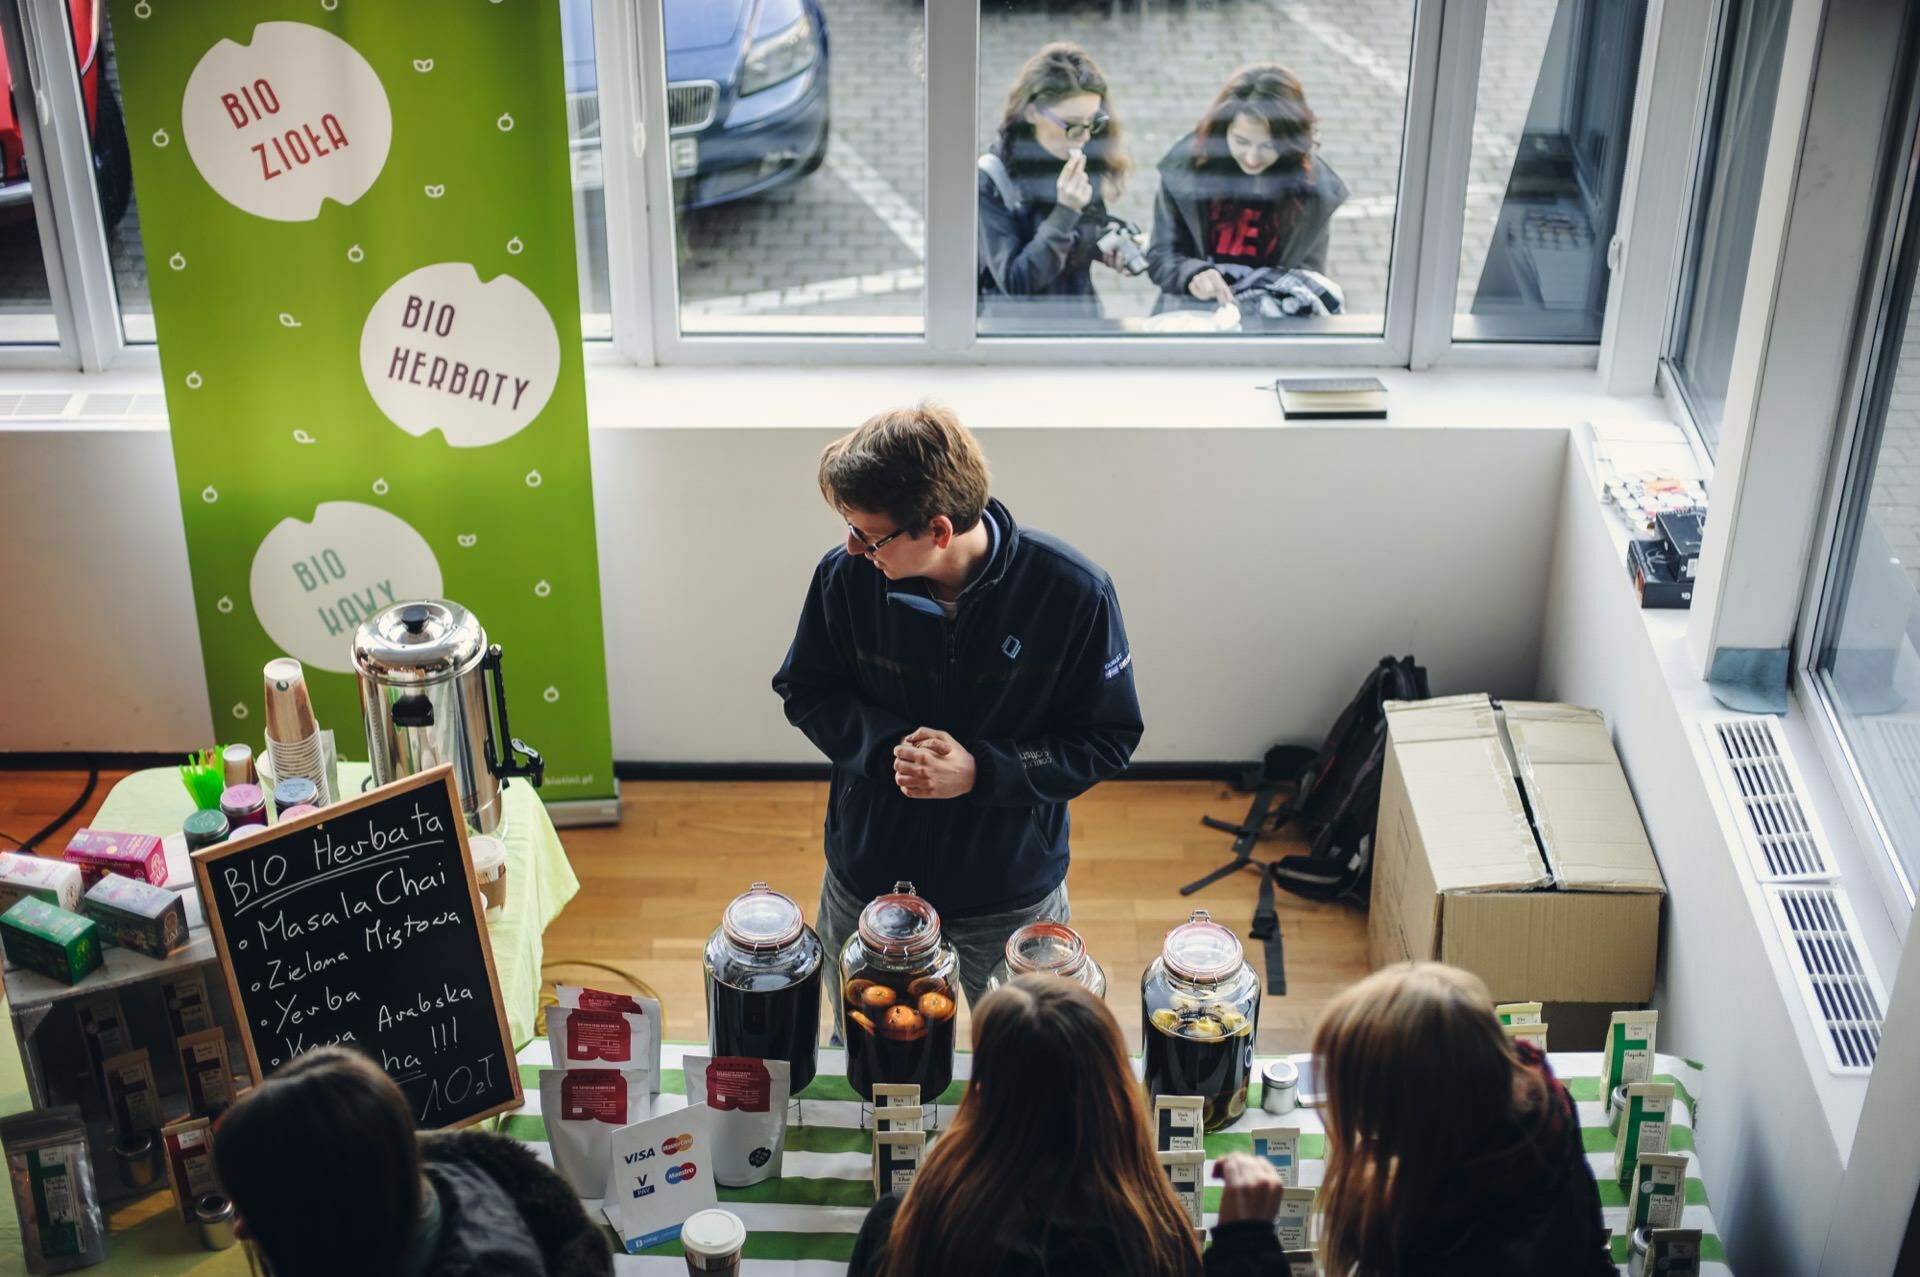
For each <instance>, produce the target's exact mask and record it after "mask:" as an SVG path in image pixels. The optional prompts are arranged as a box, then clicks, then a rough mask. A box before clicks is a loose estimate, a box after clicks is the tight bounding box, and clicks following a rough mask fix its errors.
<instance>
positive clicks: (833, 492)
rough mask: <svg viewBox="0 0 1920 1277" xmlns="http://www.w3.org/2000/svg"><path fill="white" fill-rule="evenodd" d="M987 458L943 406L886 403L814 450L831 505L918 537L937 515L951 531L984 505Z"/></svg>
mask: <svg viewBox="0 0 1920 1277" xmlns="http://www.w3.org/2000/svg"><path fill="white" fill-rule="evenodd" d="M989 481H990V476H989V474H988V473H987V457H986V454H985V453H984V452H982V451H981V450H980V441H979V440H978V439H975V438H974V437H973V432H972V431H970V430H968V429H967V428H966V427H965V426H963V425H961V424H960V419H959V418H958V417H956V416H954V415H953V412H952V410H951V409H948V408H944V407H942V406H940V405H938V404H929V403H921V404H915V405H914V406H913V407H911V408H890V409H888V410H887V411H885V412H881V413H876V414H875V415H874V416H871V417H869V418H867V420H865V421H864V422H862V423H861V424H860V426H859V428H858V429H856V430H855V431H853V433H851V434H849V435H845V436H843V437H841V438H839V439H835V440H834V441H833V442H832V443H830V444H828V445H827V449H826V451H825V452H823V453H821V454H820V495H822V496H823V497H825V498H826V499H827V504H828V505H830V506H832V507H833V508H834V509H835V510H838V511H841V512H843V513H844V512H845V511H848V510H865V511H869V512H871V513H874V514H884V515H886V516H887V517H888V518H889V519H891V520H892V521H893V524H894V526H895V527H896V528H903V529H905V530H906V531H907V533H908V534H909V535H910V536H919V535H920V533H921V532H923V531H925V530H926V527H927V525H928V524H929V523H931V522H932V521H933V520H934V519H935V518H936V517H938V516H940V515H945V516H946V517H947V518H948V519H949V520H951V521H952V523H953V530H954V533H955V534H956V535H958V534H960V533H964V532H971V531H972V530H973V528H974V526H975V525H976V524H978V523H979V522H980V515H981V513H982V511H984V510H985V509H986V508H987V487H988V483H989Z"/></svg>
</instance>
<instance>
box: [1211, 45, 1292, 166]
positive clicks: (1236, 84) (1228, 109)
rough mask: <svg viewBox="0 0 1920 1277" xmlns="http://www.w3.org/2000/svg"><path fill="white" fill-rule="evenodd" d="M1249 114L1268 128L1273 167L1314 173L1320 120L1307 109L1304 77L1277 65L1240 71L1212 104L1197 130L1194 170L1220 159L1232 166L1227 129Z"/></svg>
mask: <svg viewBox="0 0 1920 1277" xmlns="http://www.w3.org/2000/svg"><path fill="white" fill-rule="evenodd" d="M1240 115H1249V116H1252V117H1253V118H1254V119H1256V120H1259V121H1260V122H1261V123H1263V124H1265V125H1266V126H1267V130H1268V132H1270V133H1271V134H1272V135H1273V144H1274V146H1275V147H1276V148H1277V149H1278V152H1279V157H1278V158H1277V159H1275V160H1274V162H1273V163H1274V167H1275V168H1276V169H1280V170H1287V169H1298V170H1299V171H1300V172H1301V173H1302V174H1311V173H1312V172H1313V143H1314V137H1315V131H1316V130H1317V129H1318V127H1319V123H1320V120H1319V117H1318V116H1316V115H1315V114H1314V113H1313V108H1312V107H1310V106H1308V105H1307V91H1306V89H1304V88H1302V87H1301V84H1300V77H1299V76H1297V75H1295V74H1294V73H1293V72H1291V71H1289V70H1287V68H1285V67H1283V66H1280V65H1279V64H1277V63H1273V62H1264V63H1259V64H1257V65H1254V66H1249V67H1242V68H1240V69H1239V70H1238V71H1235V72H1234V73H1233V78H1232V79H1230V80H1228V81H1227V85H1226V87H1225V88H1223V89H1221V90H1220V94H1219V96H1218V97H1216V98H1214V100H1213V105H1212V106H1210V107H1208V108H1207V113H1206V114H1205V115H1203V116H1201V117H1200V123H1199V124H1197V125H1195V126H1194V129H1193V166H1194V167H1195V168H1205V167H1207V166H1208V165H1210V164H1213V163H1216V162H1218V161H1220V160H1226V161H1227V162H1228V163H1232V162H1233V161H1232V156H1231V153H1230V152H1229V151H1228V150H1227V130H1228V129H1229V128H1230V127H1232V125H1233V121H1234V117H1235V116H1240Z"/></svg>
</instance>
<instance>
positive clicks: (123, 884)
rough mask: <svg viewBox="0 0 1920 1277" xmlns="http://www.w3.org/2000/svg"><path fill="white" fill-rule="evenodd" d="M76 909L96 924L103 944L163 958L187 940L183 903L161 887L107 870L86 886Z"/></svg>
mask: <svg viewBox="0 0 1920 1277" xmlns="http://www.w3.org/2000/svg"><path fill="white" fill-rule="evenodd" d="M80 912H82V913H84V914H85V915H86V916H87V917H89V918H92V919H93V920H94V921H95V922H96V923H98V924H99V926H100V940H101V943H103V944H117V945H119V946H121V947H122V948H125V949H132V950H135V951H136V952H139V953H144V954H146V955H147V956H148V957H150V958H164V957H166V956H167V955H168V954H170V953H172V952H173V951H174V950H175V949H178V948H179V947H180V946H182V945H184V944H185V943H186V942H187V906H186V903H185V902H184V901H182V900H181V899H180V897H179V896H177V895H175V894H174V893H173V892H171V891H168V890H167V889H166V888H165V887H156V886H153V885H152V884H151V883H145V882H141V881H140V880H139V879H138V878H127V877H123V876H121V875H120V874H108V875H106V876H105V877H103V878H102V879H100V881H99V882H96V883H94V884H93V886H92V888H91V889H89V890H88V892H87V897H86V899H85V900H83V901H81V902H80Z"/></svg>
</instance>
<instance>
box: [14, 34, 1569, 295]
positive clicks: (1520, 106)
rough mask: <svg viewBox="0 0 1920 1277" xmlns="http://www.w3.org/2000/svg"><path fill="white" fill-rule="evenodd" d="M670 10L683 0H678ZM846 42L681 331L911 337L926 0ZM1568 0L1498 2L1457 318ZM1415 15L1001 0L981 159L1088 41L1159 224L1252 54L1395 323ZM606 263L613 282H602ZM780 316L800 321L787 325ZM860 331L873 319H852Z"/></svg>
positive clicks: (590, 243)
mask: <svg viewBox="0 0 1920 1277" xmlns="http://www.w3.org/2000/svg"><path fill="white" fill-rule="evenodd" d="M669 2H672V0H669ZM823 3H824V5H825V9H826V14H827V29H828V34H829V39H830V40H831V42H832V50H833V59H832V67H833V70H832V74H833V84H832V95H833V115H834V122H833V145H832V147H831V149H830V151H829V153H828V159H827V163H826V164H825V165H824V166H823V167H822V168H821V170H820V171H819V172H817V173H815V174H814V175H812V176H811V177H808V178H805V179H802V180H801V181H799V182H797V183H794V184H793V185H791V186H788V187H785V188H783V189H782V190H779V191H777V192H773V193H771V194H769V195H766V196H763V197H760V198H757V199H751V200H744V201H740V202H738V203H734V204H728V205H723V206H721V207H719V208H714V209H707V210H702V211H699V212H696V213H693V214H690V215H688V216H687V217H686V218H685V219H684V222H683V225H682V228H681V234H680V235H679V236H678V240H679V242H678V244H677V250H678V258H679V271H680V282H681V295H682V299H683V303H684V310H683V320H684V321H685V322H686V323H687V324H688V326H689V327H692V328H698V327H706V326H713V325H724V326H728V327H735V328H738V327H741V326H743V325H744V326H747V327H761V328H764V329H770V330H778V329H779V328H781V327H784V326H792V323H791V321H793V320H796V319H811V320H816V321H817V320H819V319H821V318H823V317H838V318H842V319H845V318H848V317H859V316H871V317H874V318H875V324H874V325H873V326H875V327H881V328H889V329H895V330H897V329H898V328H899V327H900V326H902V325H903V324H904V325H906V326H912V324H913V322H914V320H915V318H916V317H917V316H918V315H919V314H920V312H921V308H922V296H921V293H922V275H921V267H922V263H923V260H924V257H925V239H926V221H925V218H926V195H925V178H926V156H925V143H924V138H925V136H926V134H925V125H926V103H925V96H924V86H923V74H924V65H925V57H926V50H925V37H924V23H923V10H922V0H823ZM1557 3H1558V0H1492V2H1491V4H1490V6H1489V13H1488V18H1487V41H1486V51H1485V54H1484V56H1483V59H1482V71H1481V85H1480V92H1479V108H1478V111H1477V112H1476V118H1475V124H1474V148H1473V159H1472V164H1473V170H1472V172H1471V174H1470V175H1469V187H1468V210H1467V222H1466V227H1467V229H1466V234H1465V236H1464V237H1463V243H1462V270H1461V285H1460V294H1461V299H1462V305H1464V304H1465V303H1466V302H1467V301H1468V300H1470V299H1471V297H1472V291H1473V287H1474V285H1475V283H1476V282H1477V281H1478V278H1479V273H1480V265H1481V263H1483V262H1484V260H1485V257H1486V252H1487V237H1488V234H1489V232H1490V230H1491V228H1492V225H1493V221H1494V215H1495V213H1496V212H1497V211H1498V208H1499V202H1500V197H1501V194H1502V192H1503V191H1504V190H1505V185H1506V178H1507V172H1508V168H1509V166H1510V165H1511V163H1512V157H1513V151H1514V146H1515V143H1516V141H1517V139H1518V137H1519V133H1520V126H1521V123H1522V121H1523V120H1524V119H1525V117H1526V113H1527V109H1528V105H1529V103H1530V102H1531V100H1532V95H1533V88H1534V81H1535V79H1536V78H1537V76H1538V72H1539V67H1540V60H1541V55H1542V53H1543V52H1544V50H1545V48H1546V44H1547V36H1548V32H1549V31H1550V29H1551V27H1552V24H1553V17H1554V12H1555V9H1556V7H1557ZM1412 25H1413V4H1412V0H986V3H985V8H984V11H983V13H982V15H981V51H980V61H981V68H982V70H981V90H980V119H979V121H978V132H979V136H980V139H981V142H980V145H981V146H982V147H984V146H985V144H986V142H987V140H988V139H989V138H990V137H991V134H992V130H993V127H994V125H995V123H996V122H997V120H998V116H999V111H1000V109H1001V104H1002V99H1003V96H1004V94H1005V91H1006V87H1007V85H1008V84H1009V83H1010V82H1011V80H1012V78H1013V76H1014V74H1015V72H1016V71H1017V70H1018V68H1019V66H1020V64H1021V63H1022V62H1023V61H1024V60H1025V59H1026V57H1027V56H1028V55H1029V54H1031V53H1032V52H1033V51H1034V50H1035V49H1037V48H1039V47H1040V46H1041V45H1043V44H1045V43H1046V42H1048V41H1049V40H1059V39H1064V40H1072V41H1075V42H1077V43H1079V44H1081V45H1083V46H1085V47H1086V48H1087V49H1088V50H1089V51H1090V52H1092V54H1093V55H1094V57H1095V58H1096V59H1097V60H1098V61H1099V62H1100V64H1101V66H1102V67H1103V69H1104V70H1105V71H1106V73H1107V76H1108V79H1109V81H1110V83H1111V84H1112V85H1113V107H1114V109H1115V112H1116V114H1118V115H1119V116H1120V118H1121V119H1122V120H1123V121H1124V123H1125V125H1126V128H1127V133H1128V136H1129V137H1130V139H1131V142H1130V148H1131V150H1132V153H1133V156H1134V159H1135V172H1134V177H1133V180H1132V181H1131V182H1130V183H1129V185H1128V188H1127V190H1126V192H1125V194H1124V195H1122V196H1121V197H1119V198H1118V199H1116V200H1114V201H1112V207H1113V210H1114V211H1115V212H1116V213H1117V214H1119V215H1120V216H1123V217H1126V218H1128V219H1130V220H1132V221H1134V222H1137V223H1138V224H1140V225H1141V226H1142V227H1143V228H1144V227H1148V226H1150V223H1151V221H1152V211H1153V199H1154V195H1155V193H1156V189H1157V185H1158V183H1157V179H1156V174H1155V171H1154V166H1155V164H1156V163H1157V162H1158V161H1159V159H1160V157H1161V155H1163V154H1164V153H1165V151H1166V149H1167V147H1168V146H1169V145H1171V144H1172V143H1173V142H1174V141H1175V140H1176V139H1178V138H1179V137H1180V136H1181V135H1182V134H1183V133H1185V132H1186V131H1187V130H1188V129H1189V128H1191V127H1192V125H1193V122H1194V121H1195V119H1197V118H1198V116H1199V114H1200V112H1201V111H1202V110H1203V109H1204V108H1205V106H1206V105H1207V103H1208V102H1209V101H1211V99H1212V97H1213V95H1214V94H1215V93H1216V92H1217V91H1218V89H1219V87H1220V85H1221V84H1223V83H1224V82H1225V80H1226V78H1227V77H1228V76H1229V75H1230V74H1231V73H1232V72H1233V71H1234V70H1235V69H1236V68H1238V67H1239V66H1241V65H1243V64H1245V63H1247V62H1252V61H1262V60H1274V61H1279V62H1282V63H1284V64H1286V65H1288V66H1290V67H1292V68H1293V69H1294V71H1295V72H1296V73H1298V74H1299V76H1300V77H1301V80H1302V82H1303V83H1304V84H1305V86H1306V89H1307V96H1308V100H1309V101H1310V102H1311V104H1312V106H1313V108H1314V110H1315V112H1316V113H1317V114H1318V115H1319V117H1320V133H1321V149H1322V152H1323V153H1324V154H1325V155H1326V156H1327V157H1328V159H1329V161H1330V162H1331V163H1332V164H1333V166H1334V167H1335V168H1337V169H1338V170H1339V171H1340V174H1341V176H1342V177H1343V178H1345V180H1346V182H1347V185H1348V186H1349V188H1350V189H1351V191H1352V195H1351V196H1350V198H1349V200H1348V202H1347V204H1346V206H1345V207H1344V208H1342V209H1341V211H1340V214H1339V216H1338V218H1337V220H1336V222H1335V226H1334V233H1333V243H1332V254H1331V259H1330V263H1329V265H1330V270H1329V273H1330V274H1332V275H1333V276H1334V278H1335V279H1337V280H1338V281H1339V283H1340V284H1341V285H1342V286H1343V287H1344V288H1345V289H1346V293H1347V306H1348V310H1349V311H1350V312H1351V313H1353V314H1357V315H1367V314H1373V315H1377V314H1379V313H1380V312H1381V310H1382V309H1383V308H1384V304H1385V298H1386V284H1387V267H1388V260H1389V251H1390V249H1391V241H1392V231H1393V212H1394V206H1395V200H1396V197H1397V195H1398V187H1399V167H1400V139H1401V135H1402V132H1403V129H1404V125H1405V113H1406V86H1407V63H1408V57H1409V48H1410V43H1411V39H1412ZM583 200H584V204H583V216H582V235H583V238H584V240H585V241H586V242H585V243H583V258H585V259H586V260H587V261H588V262H589V266H588V267H587V269H586V271H585V272H584V273H585V274H586V276H587V278H586V280H585V281H584V282H585V283H586V285H587V291H588V293H589V295H588V296H587V297H586V298H585V299H584V301H585V309H587V310H588V311H596V310H598V311H604V308H605V301H604V298H605V281H604V271H605V267H604V261H605V255H604V251H603V250H602V249H601V248H600V247H599V245H600V244H601V243H603V242H604V234H605V228H604V216H603V214H602V211H601V210H602V197H601V195H600V193H599V192H598V191H588V192H585V193H584V194H583ZM111 248H112V253H113V260H114V265H115V277H116V280H117V282H118V284H119V287H120V293H121V299H122V305H123V307H124V308H126V309H127V310H129V311H144V310H146V309H147V308H148V306H147V298H146V274H145V262H144V260H143V257H142V254H141V251H140V238H139V214H138V210H137V208H136V209H134V210H133V211H130V212H129V213H128V215H127V217H126V218H125V219H124V220H123V221H122V223H121V224H120V226H118V227H116V228H115V230H114V232H113V234H112V236H111ZM596 270H597V272H598V273H597V274H596ZM1099 284H1100V288H1101V290H1102V294H1103V296H1104V298H1105V300H1106V304H1107V309H1108V311H1109V313H1111V314H1113V315H1116V316H1126V315H1141V314H1145V313H1146V312H1147V311H1148V310H1149V309H1150V308H1151V306H1152V303H1153V297H1154V290H1153V286H1152V285H1151V284H1150V283H1149V282H1147V281H1146V280H1145V279H1144V278H1139V279H1127V278H1125V277H1122V276H1120V275H1117V274H1110V273H1108V272H1105V271H1101V272H1100V274H1099ZM46 295H47V292H46V279H45V273H44V271H43V270H42V269H41V266H40V261H39V245H38V239H37V236H36V235H35V233H34V229H33V226H32V224H31V223H30V222H29V223H26V224H24V225H22V226H15V227H8V228H4V229H0V309H13V310H18V309H28V310H33V309H44V308H45V307H46V304H47V303H46ZM783 321H787V322H784V323H783ZM855 327H858V325H855Z"/></svg>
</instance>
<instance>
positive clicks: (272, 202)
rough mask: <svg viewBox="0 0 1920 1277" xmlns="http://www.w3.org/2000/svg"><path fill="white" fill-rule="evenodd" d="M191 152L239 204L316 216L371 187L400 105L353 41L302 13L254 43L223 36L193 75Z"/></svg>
mask: <svg viewBox="0 0 1920 1277" xmlns="http://www.w3.org/2000/svg"><path fill="white" fill-rule="evenodd" d="M180 128H181V132H182V133H183V134H185V136H186V140H187V152H188V154H190V155H191V156H192V157H193V165H194V167H195V168H197V169H199V170H200V175H201V176H202V177H204V178H206V179H207V184H208V185H209V186H211V187H213V189H214V190H216V191H218V192H219V193H220V197H221V198H222V199H224V200H226V201H227V202H228V203H229V204H232V205H233V206H234V207H236V208H239V209H242V210H244V211H246V212H248V213H252V214H253V215H254V216H255V217H264V218H267V219H269V220H271V221H276V222H310V221H312V220H313V219H314V218H316V217H318V216H320V209H321V206H322V205H323V204H325V203H326V201H328V200H337V201H338V202H339V203H341V204H351V203H353V202H354V201H355V200H357V199H359V198H360V197H361V196H362V195H365V194H366V193H367V188H368V187H370V186H372V185H373V181H374V179H375V178H377V177H379V176H380V170H381V168H383V167H384V166H385V165H386V162H387V151H388V148H389V147H390V146H391V145H392V143H393V109H392V107H391V106H390V105H389V104H388V102H387V91H386V89H384V88H383V87H381V84H380V77H379V76H378V75H376V74H374V70H373V67H372V66H371V65H369V64H368V62H367V60H366V59H365V58H363V57H361V56H360V53H359V51H358V50H357V49H355V48H354V47H353V46H352V45H350V44H348V43H347V42H346V41H345V40H342V39H341V38H340V37H339V36H337V35H334V34H333V33H332V32H331V31H323V30H322V29H320V28H319V27H315V26H309V25H308V24H306V23H304V22H262V23H261V24H260V25H258V26H256V27H255V28H254V29H253V42H252V43H251V44H244V45H243V44H235V43H234V42H233V41H231V40H222V41H221V42H220V43H218V44H216V45H214V46H213V47H212V48H211V49H208V50H207V51H206V52H205V53H204V54H202V55H201V57H200V62H199V64H198V65H197V66H195V67H194V68H193V74H192V75H191V76H189V77H188V79H187V89H186V93H185V94H184V95H183V96H182V99H181V103H180Z"/></svg>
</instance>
